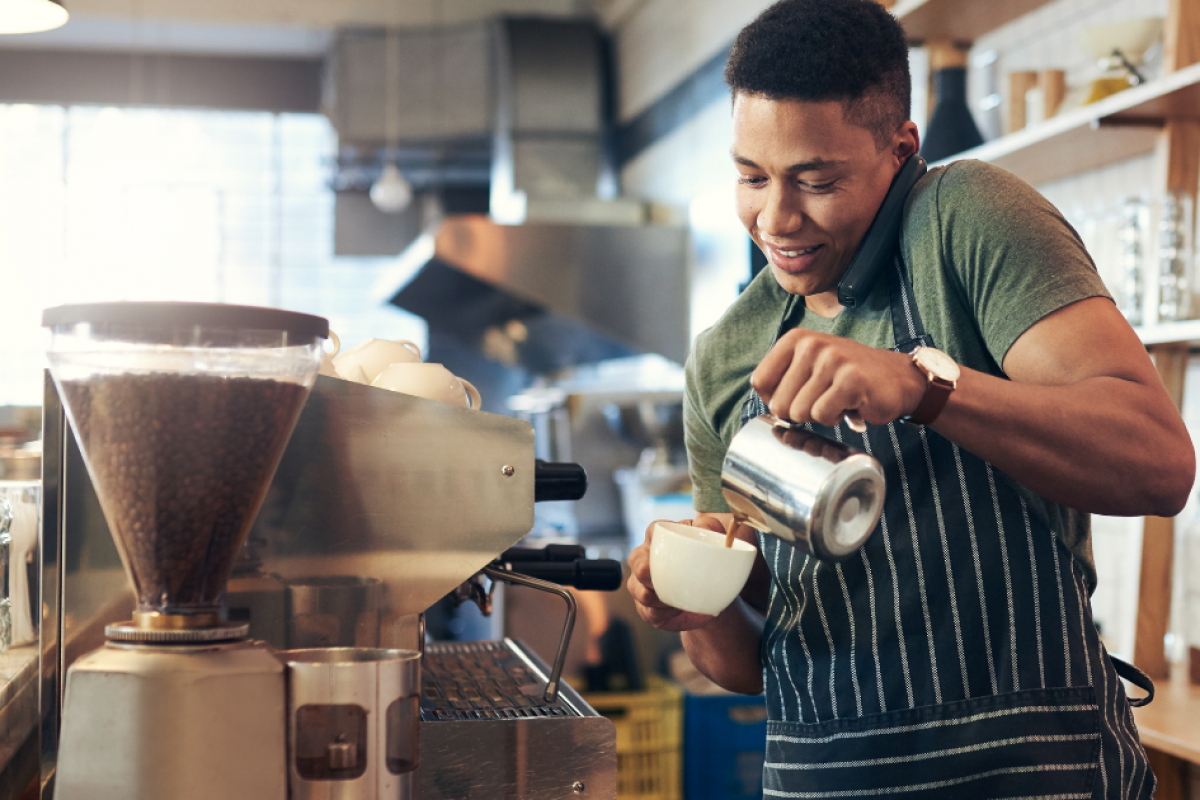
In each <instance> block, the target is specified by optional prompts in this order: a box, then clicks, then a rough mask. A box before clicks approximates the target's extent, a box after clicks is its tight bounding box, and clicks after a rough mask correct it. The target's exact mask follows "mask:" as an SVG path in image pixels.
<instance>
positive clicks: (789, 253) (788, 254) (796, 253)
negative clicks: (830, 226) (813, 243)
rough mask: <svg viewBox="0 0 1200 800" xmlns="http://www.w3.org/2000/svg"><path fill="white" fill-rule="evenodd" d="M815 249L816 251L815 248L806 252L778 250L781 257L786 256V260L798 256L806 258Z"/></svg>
mask: <svg viewBox="0 0 1200 800" xmlns="http://www.w3.org/2000/svg"><path fill="white" fill-rule="evenodd" d="M818 246H819V245H818ZM816 249H817V248H816V247H810V248H808V249H807V250H780V251H779V254H780V255H782V256H786V257H787V258H795V257H796V256H800V255H805V256H806V255H808V254H809V253H812V252H813V251H814V250H816Z"/></svg>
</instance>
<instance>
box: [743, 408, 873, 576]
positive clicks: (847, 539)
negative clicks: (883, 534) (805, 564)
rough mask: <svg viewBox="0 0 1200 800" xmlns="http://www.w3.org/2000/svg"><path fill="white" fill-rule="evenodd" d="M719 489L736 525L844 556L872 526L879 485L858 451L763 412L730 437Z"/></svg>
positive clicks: (826, 555) (829, 557) (807, 549)
mask: <svg viewBox="0 0 1200 800" xmlns="http://www.w3.org/2000/svg"><path fill="white" fill-rule="evenodd" d="M721 490H722V493H723V494H724V495H725V500H726V502H728V503H729V507H730V509H731V510H732V511H733V517H734V520H735V521H736V522H740V523H743V524H745V525H749V526H750V527H752V528H754V529H756V530H759V531H762V532H763V533H766V534H769V535H771V536H777V537H779V538H780V539H783V540H784V541H785V542H788V543H790V544H792V545H794V546H795V547H796V548H798V549H799V550H801V551H802V552H804V553H807V554H810V555H813V556H816V557H817V558H820V559H823V560H826V561H844V560H845V559H847V558H849V557H850V556H852V555H853V554H854V553H855V552H857V550H858V548H859V547H861V546H862V544H863V542H865V541H866V540H867V539H868V538H869V537H870V535H871V533H872V531H874V530H875V525H876V524H877V523H878V522H879V515H880V513H881V512H882V511H883V497H884V492H885V491H886V485H885V482H884V477H883V467H881V466H880V465H879V462H878V461H876V460H875V459H874V458H872V457H871V456H869V455H867V454H866V453H863V452H860V451H858V450H855V449H853V448H851V447H847V446H846V445H843V444H840V443H839V442H835V441H831V440H830V439H826V438H825V437H824V436H819V435H817V434H815V433H813V432H812V431H808V430H805V429H804V428H802V427H799V426H798V425H795V424H793V423H789V422H785V421H783V420H780V419H777V418H775V417H773V416H770V415H767V414H764V415H763V416H761V417H757V418H756V419H752V420H750V421H749V422H748V423H746V425H745V426H743V428H742V429H741V431H739V432H738V434H737V435H736V436H735V437H733V442H732V443H731V444H730V445H729V451H728V453H726V455H725V462H724V464H722V466H721Z"/></svg>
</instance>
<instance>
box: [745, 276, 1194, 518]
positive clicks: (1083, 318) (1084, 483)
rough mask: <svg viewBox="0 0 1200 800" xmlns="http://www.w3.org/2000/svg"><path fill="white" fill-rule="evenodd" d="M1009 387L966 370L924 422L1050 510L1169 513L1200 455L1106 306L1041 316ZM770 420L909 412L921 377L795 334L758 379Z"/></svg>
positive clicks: (885, 360) (1017, 349) (850, 347)
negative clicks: (933, 418) (937, 413)
mask: <svg viewBox="0 0 1200 800" xmlns="http://www.w3.org/2000/svg"><path fill="white" fill-rule="evenodd" d="M1003 368H1004V370H1005V372H1006V373H1007V375H1008V377H1009V378H1010V379H1009V380H1005V379H1003V378H997V377H995V376H991V375H986V374H984V373H981V372H976V371H974V370H969V369H964V370H963V374H962V377H961V378H960V379H959V381H958V388H957V390H956V391H955V392H954V393H953V394H952V395H951V396H950V401H949V402H948V403H947V405H946V407H945V409H944V410H943V411H942V413H941V415H940V416H939V417H938V419H937V420H936V421H935V422H934V423H933V425H932V426H931V427H932V428H933V429H934V430H936V431H938V432H939V433H941V434H942V435H944V436H946V437H947V438H949V439H950V440H951V441H953V442H956V443H957V444H959V445H960V446H961V447H963V448H965V449H967V450H969V451H971V452H972V453H974V454H976V455H978V456H979V457H981V458H983V459H986V460H987V461H989V462H991V463H992V464H995V465H996V466H997V467H998V468H999V469H1001V470H1003V471H1004V472H1006V473H1008V474H1009V475H1011V476H1012V477H1013V478H1015V479H1016V480H1017V481H1019V482H1021V483H1022V484H1024V485H1025V486H1027V487H1029V488H1030V489H1032V490H1033V491H1035V492H1037V493H1038V494H1041V495H1042V496H1043V497H1046V498H1048V499H1050V500H1052V501H1055V502H1057V503H1061V504H1063V505H1066V506H1070V507H1073V508H1077V509H1080V510H1083V511H1088V512H1093V513H1101V514H1112V515H1139V514H1157V515H1161V516H1171V515H1174V514H1177V513H1178V512H1179V511H1180V509H1182V508H1183V505H1184V503H1185V502H1186V501H1187V496H1188V492H1189V491H1190V490H1191V486H1192V481H1193V479H1194V477H1195V452H1194V450H1193V448H1192V443H1191V440H1190V438H1189V436H1188V433H1187V430H1186V428H1185V427H1184V425H1183V420H1182V419H1181V418H1180V416H1179V412H1178V411H1177V410H1176V408H1175V406H1174V404H1173V403H1172V402H1171V399H1170V397H1168V395H1167V393H1166V390H1165V389H1164V388H1163V385H1162V382H1161V380H1160V379H1159V377H1158V374H1157V372H1156V371H1155V369H1154V365H1153V364H1152V363H1151V361H1150V359H1149V357H1148V356H1147V354H1146V351H1145V348H1144V347H1143V346H1142V344H1141V342H1140V341H1139V340H1138V338H1137V336H1136V335H1135V334H1134V332H1133V330H1132V329H1131V328H1130V327H1129V325H1128V324H1127V323H1126V321H1125V319H1124V318H1123V317H1122V316H1121V314H1120V313H1119V312H1118V311H1117V309H1116V307H1115V306H1114V305H1113V304H1112V302H1111V301H1109V300H1107V299H1106V298H1099V297H1097V298H1091V299H1087V300H1081V301H1079V302H1076V303H1073V304H1071V305H1068V306H1066V307H1064V308H1062V309H1059V310H1058V311H1056V312H1054V313H1052V314H1050V315H1048V316H1046V317H1045V318H1043V319H1042V320H1041V321H1039V322H1037V323H1036V324H1034V325H1033V326H1032V327H1030V328H1029V329H1028V330H1027V331H1026V332H1025V333H1024V334H1022V335H1021V336H1020V337H1019V338H1018V339H1017V341H1016V343H1015V344H1013V346H1012V347H1011V348H1010V349H1009V351H1008V353H1007V355H1006V356H1005V359H1004V364H1003ZM751 380H752V383H753V384H754V386H755V387H756V388H757V389H758V390H759V392H760V394H762V395H763V397H764V399H765V400H767V403H768V406H769V407H770V408H771V411H772V412H773V413H775V414H777V415H781V416H783V417H785V418H788V419H793V420H797V421H802V422H804V421H809V420H813V421H816V422H820V423H821V424H825V425H832V424H836V423H837V421H838V419H839V418H840V416H841V413H842V410H843V409H849V408H856V409H858V410H859V412H860V413H861V414H862V416H863V418H864V419H866V420H867V421H868V422H871V423H874V424H886V423H888V422H891V421H892V420H894V419H897V418H898V417H901V416H904V415H906V414H908V413H911V412H912V411H913V410H914V409H915V408H916V407H917V404H918V403H919V402H920V400H921V397H922V395H923V393H924V391H925V378H924V376H923V375H922V373H921V372H920V371H918V370H917V369H915V368H914V367H913V365H912V364H911V359H910V358H909V357H908V356H905V355H903V354H899V353H893V352H890V351H884V350H874V349H872V348H867V347H864V346H863V345H860V344H857V343H855V342H852V341H849V340H846V339H840V338H838V337H833V336H825V335H823V334H816V333H812V332H810V331H803V330H794V331H791V332H790V333H789V334H787V335H786V336H784V337H783V338H781V339H780V341H779V342H778V343H777V344H776V346H775V347H774V348H773V349H772V350H771V352H770V353H769V354H768V355H767V357H766V358H765V359H764V360H763V362H762V363H761V364H760V365H759V367H758V369H756V370H755V372H754V375H753V377H752V379H751Z"/></svg>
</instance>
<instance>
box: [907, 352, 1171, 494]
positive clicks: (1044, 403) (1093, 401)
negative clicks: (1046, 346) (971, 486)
mask: <svg viewBox="0 0 1200 800" xmlns="http://www.w3.org/2000/svg"><path fill="white" fill-rule="evenodd" d="M931 427H932V428H934V429H935V430H936V431H937V432H938V433H940V434H942V435H943V436H946V437H947V438H948V439H950V440H951V441H953V442H955V443H956V444H958V445H959V446H961V447H963V448H964V449H966V450H969V451H970V452H972V453H974V454H975V455H977V456H979V457H980V458H983V459H985V460H986V461H988V462H990V463H992V464H994V465H995V466H996V467H997V468H999V469H1001V470H1003V471H1004V472H1005V473H1007V474H1008V475H1010V476H1012V477H1013V478H1014V479H1016V480H1017V481H1019V482H1020V483H1022V484H1024V485H1025V486H1028V487H1029V488H1030V489H1032V490H1033V491H1035V492H1037V493H1038V494H1041V495H1042V496H1044V497H1046V498H1048V499H1050V500H1053V501H1055V502H1057V503H1061V504H1063V505H1066V506H1070V507H1072V508H1078V509H1081V510H1084V511H1089V512H1093V513H1100V514H1112V515H1139V514H1157V515H1163V516H1171V515H1174V514H1176V513H1178V512H1179V510H1180V508H1181V507H1182V505H1183V503H1184V502H1185V501H1186V499H1187V494H1188V492H1189V491H1190V489H1191V485H1192V480H1193V477H1194V473H1195V458H1194V451H1193V450H1192V446H1191V442H1190V439H1189V437H1188V433H1187V430H1186V429H1185V428H1184V426H1183V423H1182V420H1181V419H1180V418H1179V415H1178V413H1177V412H1176V411H1175V409H1174V407H1173V405H1171V403H1170V400H1169V398H1168V397H1167V395H1166V393H1165V391H1163V390H1162V387H1161V386H1156V385H1146V383H1145V382H1138V381H1135V380H1128V379H1124V378H1119V377H1108V376H1105V377H1092V378H1086V379H1083V380H1080V381H1077V382H1074V383H1069V384H1064V385H1033V384H1030V383H1015V382H1012V381H1008V380H1004V379H1001V378H997V377H994V376H991V375H986V374H983V373H980V372H975V371H973V370H967V369H964V370H963V374H962V376H961V378H960V379H959V381H958V387H957V389H956V391H955V392H954V394H953V395H951V399H950V402H949V403H947V405H946V408H945V410H944V411H943V412H942V414H941V416H939V417H938V419H937V420H936V421H935V422H934V423H933V425H932V426H931Z"/></svg>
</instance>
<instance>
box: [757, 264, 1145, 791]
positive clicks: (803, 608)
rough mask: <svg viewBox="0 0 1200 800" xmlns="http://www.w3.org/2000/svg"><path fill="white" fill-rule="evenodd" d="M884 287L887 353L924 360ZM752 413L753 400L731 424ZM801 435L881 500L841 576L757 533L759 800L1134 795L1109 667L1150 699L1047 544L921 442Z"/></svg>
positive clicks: (921, 339) (1137, 786)
mask: <svg viewBox="0 0 1200 800" xmlns="http://www.w3.org/2000/svg"><path fill="white" fill-rule="evenodd" d="M888 282H889V289H890V294H891V307H892V321H893V328H894V331H895V341H896V343H897V344H896V347H895V349H896V350H897V351H899V352H911V351H912V349H913V348H915V347H916V345H918V344H922V343H923V344H926V345H930V346H932V344H933V343H932V341H931V339H930V337H929V336H928V335H927V334H925V332H924V327H923V325H922V322H921V317H920V314H919V313H918V312H917V306H916V299H915V296H914V294H913V291H912V285H911V283H910V281H909V279H908V277H907V275H906V274H905V270H904V265H903V263H902V261H901V260H900V259H899V258H897V259H896V261H895V269H894V270H892V271H889V273H888ZM794 300H795V298H792V299H790V300H789V309H788V310H785V312H784V317H783V319H784V322H781V323H780V333H782V331H783V327H784V324H785V323H786V320H787V318H788V312H789V311H790V304H791V303H792V302H794ZM762 413H767V410H766V407H765V406H764V405H763V403H762V400H761V399H760V398H759V397H758V396H757V395H756V394H753V393H752V395H751V398H750V400H749V401H748V402H747V403H746V405H745V407H744V408H743V409H742V421H743V423H744V422H745V421H747V420H749V419H752V418H753V417H755V416H757V415H759V414H762ZM807 427H809V428H810V429H811V430H813V431H815V432H817V433H819V434H822V435H824V436H828V437H830V438H833V439H836V440H837V441H839V442H844V443H846V444H848V445H851V446H853V447H857V448H860V449H862V450H865V451H866V452H868V453H870V454H871V455H873V456H874V457H875V458H876V459H878V460H879V462H880V463H881V464H882V465H883V469H884V473H885V474H886V477H887V486H888V493H887V498H886V501H885V503H884V508H883V516H882V517H881V519H880V522H879V525H878V527H877V528H876V530H875V532H874V534H873V535H872V536H871V537H870V538H869V539H868V540H867V542H866V544H865V545H864V546H863V548H862V549H861V550H860V551H859V553H858V554H857V555H855V556H853V557H852V558H851V559H850V560H848V561H845V562H843V563H841V564H831V563H824V562H821V561H818V560H817V559H815V558H809V557H807V556H805V555H803V554H801V553H800V552H798V551H797V550H796V549H795V548H793V547H792V546H791V545H789V544H787V543H785V542H783V541H781V540H780V539H778V538H775V537H773V536H765V535H763V534H759V546H760V548H761V551H762V554H763V557H764V558H765V559H766V562H767V564H768V566H769V567H770V570H771V573H772V576H773V578H774V580H773V581H772V584H771V594H770V605H769V608H768V611H767V619H766V625H765V628H764V631H763V636H762V660H763V664H764V684H765V694H766V700H767V708H768V711H769V721H768V726H767V745H766V764H765V768H764V772H763V793H764V795H765V796H766V797H795V798H818V797H819V798H837V797H899V798H914V797H920V798H943V797H944V798H963V797H969V798H971V800H982V798H1017V797H1026V798H1061V799H1062V800H1068V798H1079V799H1080V800H1083V799H1084V798H1105V800H1117V798H1143V797H1144V798H1149V797H1152V796H1153V793H1154V787H1155V779H1154V775H1153V774H1152V773H1151V771H1150V769H1149V764H1148V762H1147V759H1146V754H1145V751H1144V750H1143V749H1142V746H1141V744H1140V742H1139V740H1138V734H1137V730H1136V728H1135V726H1134V722H1133V717H1132V713H1131V712H1130V708H1129V706H1130V701H1129V700H1128V699H1127V698H1126V695H1125V692H1124V689H1123V687H1122V686H1121V682H1120V681H1119V680H1118V671H1119V672H1120V674H1121V676H1123V677H1126V678H1128V679H1130V680H1131V681H1132V682H1133V683H1134V684H1135V685H1137V686H1139V687H1141V688H1144V689H1146V690H1147V691H1148V692H1151V693H1152V691H1153V686H1152V684H1150V681H1149V679H1148V678H1146V676H1145V675H1143V674H1142V673H1140V672H1138V671H1137V670H1135V669H1134V668H1133V667H1131V666H1129V665H1127V664H1124V663H1121V662H1116V661H1115V660H1114V659H1112V658H1110V657H1109V655H1108V654H1107V653H1106V651H1105V649H1104V645H1103V644H1102V643H1101V641H1100V639H1099V637H1098V636H1097V634H1096V628H1095V625H1094V624H1093V623H1092V615H1091V608H1090V605H1089V601H1088V591H1087V587H1086V584H1085V580H1084V575H1083V572H1082V570H1081V569H1080V568H1079V567H1078V566H1077V565H1076V563H1075V559H1074V558H1072V556H1071V553H1070V551H1069V550H1067V548H1066V547H1065V546H1064V545H1063V543H1062V541H1061V540H1060V538H1059V536H1058V532H1057V531H1054V530H1051V529H1050V528H1049V527H1048V526H1047V525H1046V523H1044V522H1043V521H1040V520H1039V519H1038V518H1037V517H1036V516H1035V515H1032V514H1030V512H1029V509H1028V508H1027V506H1026V503H1025V501H1024V499H1023V498H1022V497H1021V496H1020V495H1019V494H1018V493H1017V492H1015V491H1014V490H1013V488H1012V487H1011V484H1010V483H1009V482H1008V481H1007V480H1004V479H1002V476H1001V475H1000V473H999V471H998V470H997V469H996V468H995V467H993V466H992V465H990V464H988V463H987V462H985V461H983V460H981V459H979V458H977V457H976V456H974V455H972V454H971V453H969V452H967V451H965V450H963V449H961V448H959V447H958V446H957V445H955V444H954V443H953V442H951V441H949V440H948V439H946V438H944V437H942V436H940V435H938V434H937V433H936V432H934V431H933V430H931V429H929V428H914V427H911V426H908V425H906V424H905V423H901V422H893V423H891V424H890V425H886V426H871V427H870V428H869V430H868V432H867V433H865V434H858V433H855V432H853V431H851V430H850V429H849V428H848V427H847V426H846V425H845V423H842V424H840V425H838V426H837V427H836V428H827V427H824V426H821V425H815V424H814V425H810V426H807ZM1148 700H1149V697H1147V698H1142V699H1140V700H1138V701H1135V702H1137V703H1138V704H1140V703H1141V702H1148Z"/></svg>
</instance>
